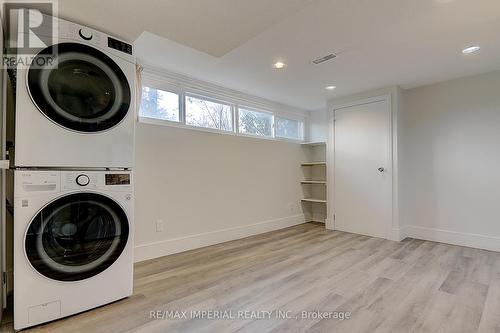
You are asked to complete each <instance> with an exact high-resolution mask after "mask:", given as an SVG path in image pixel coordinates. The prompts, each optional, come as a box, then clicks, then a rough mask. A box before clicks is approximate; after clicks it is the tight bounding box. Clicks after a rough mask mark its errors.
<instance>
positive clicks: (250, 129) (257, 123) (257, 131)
mask: <svg viewBox="0 0 500 333" xmlns="http://www.w3.org/2000/svg"><path fill="white" fill-rule="evenodd" d="M238 115H239V118H238V120H239V122H238V123H239V132H240V133H243V134H249V135H256V136H263V137H272V136H273V122H274V116H273V114H272V113H268V112H261V111H255V110H249V109H245V108H239V109H238Z"/></svg>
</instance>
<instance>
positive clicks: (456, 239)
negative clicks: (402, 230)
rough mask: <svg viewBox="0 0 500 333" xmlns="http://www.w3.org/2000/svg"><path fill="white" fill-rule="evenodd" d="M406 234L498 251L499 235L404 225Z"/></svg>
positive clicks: (499, 250)
mask: <svg viewBox="0 0 500 333" xmlns="http://www.w3.org/2000/svg"><path fill="white" fill-rule="evenodd" d="M406 231H407V236H408V237H412V238H417V239H423V240H429V241H434V242H440V243H447V244H453V245H461V246H467V247H473V248H477V249H483V250H490V251H496V252H500V237H494V236H486V235H478V234H470V233H464V232H457V231H450V230H441V229H434V228H428V227H421V226H415V225H409V226H406Z"/></svg>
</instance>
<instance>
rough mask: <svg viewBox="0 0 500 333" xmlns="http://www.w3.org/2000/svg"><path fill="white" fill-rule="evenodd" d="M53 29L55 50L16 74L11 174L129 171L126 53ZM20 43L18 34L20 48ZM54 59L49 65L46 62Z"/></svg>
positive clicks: (91, 34)
mask: <svg viewBox="0 0 500 333" xmlns="http://www.w3.org/2000/svg"><path fill="white" fill-rule="evenodd" d="M48 18H51V17H50V16H45V18H44V21H43V22H49V20H48ZM33 19H35V18H33ZM55 22H56V23H57V24H54V26H55V27H56V31H57V39H55V41H54V42H53V45H49V46H48V47H47V48H45V49H44V50H42V51H41V52H40V53H38V54H37V55H36V56H35V57H34V59H33V61H32V65H31V66H29V68H26V67H27V66H24V67H23V66H19V67H18V68H17V71H16V89H15V92H16V96H15V135H14V140H13V141H14V154H15V158H14V163H13V164H14V166H15V167H77V168H91V167H92V168H103V167H108V168H131V167H132V164H133V155H134V150H133V147H134V121H135V82H136V79H135V78H136V67H135V66H136V65H135V62H136V61H135V57H134V54H133V50H132V45H130V44H128V43H125V42H122V41H120V40H118V39H116V38H113V37H111V36H108V35H106V34H104V33H102V32H99V31H96V30H93V29H90V28H87V27H84V26H82V25H79V24H75V23H72V22H68V21H65V20H61V19H55ZM22 23H24V22H20V24H22ZM43 28H44V27H43V26H42V27H41V28H40V29H39V30H40V31H46V33H47V34H50V33H51V31H50V30H49V29H48V28H47V29H43ZM14 35H16V33H15V32H14ZM23 36H24V35H22V34H21V33H19V34H18V40H19V39H20V38H22V37H23ZM52 54H54V55H55V56H54V57H53V58H52V60H51V61H47V60H45V59H47V56H50V55H52Z"/></svg>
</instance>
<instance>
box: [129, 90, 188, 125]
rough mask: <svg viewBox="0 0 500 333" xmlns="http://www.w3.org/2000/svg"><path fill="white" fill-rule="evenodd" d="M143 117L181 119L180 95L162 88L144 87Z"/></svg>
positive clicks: (141, 113)
mask: <svg viewBox="0 0 500 333" xmlns="http://www.w3.org/2000/svg"><path fill="white" fill-rule="evenodd" d="M139 115H140V116H141V117H148V118H155V119H162V120H170V121H179V95H177V94H175V93H171V92H168V91H163V90H160V89H155V88H150V87H142V100H141V109H140V111H139Z"/></svg>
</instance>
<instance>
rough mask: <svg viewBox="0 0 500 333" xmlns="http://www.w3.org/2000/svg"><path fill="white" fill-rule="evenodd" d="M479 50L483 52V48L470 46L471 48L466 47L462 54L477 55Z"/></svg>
mask: <svg viewBox="0 0 500 333" xmlns="http://www.w3.org/2000/svg"><path fill="white" fill-rule="evenodd" d="M479 50H481V47H479V46H478V45H473V46H469V47H466V48H465V49H463V50H462V53H463V54H471V53H476V52H478V51H479Z"/></svg>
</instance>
